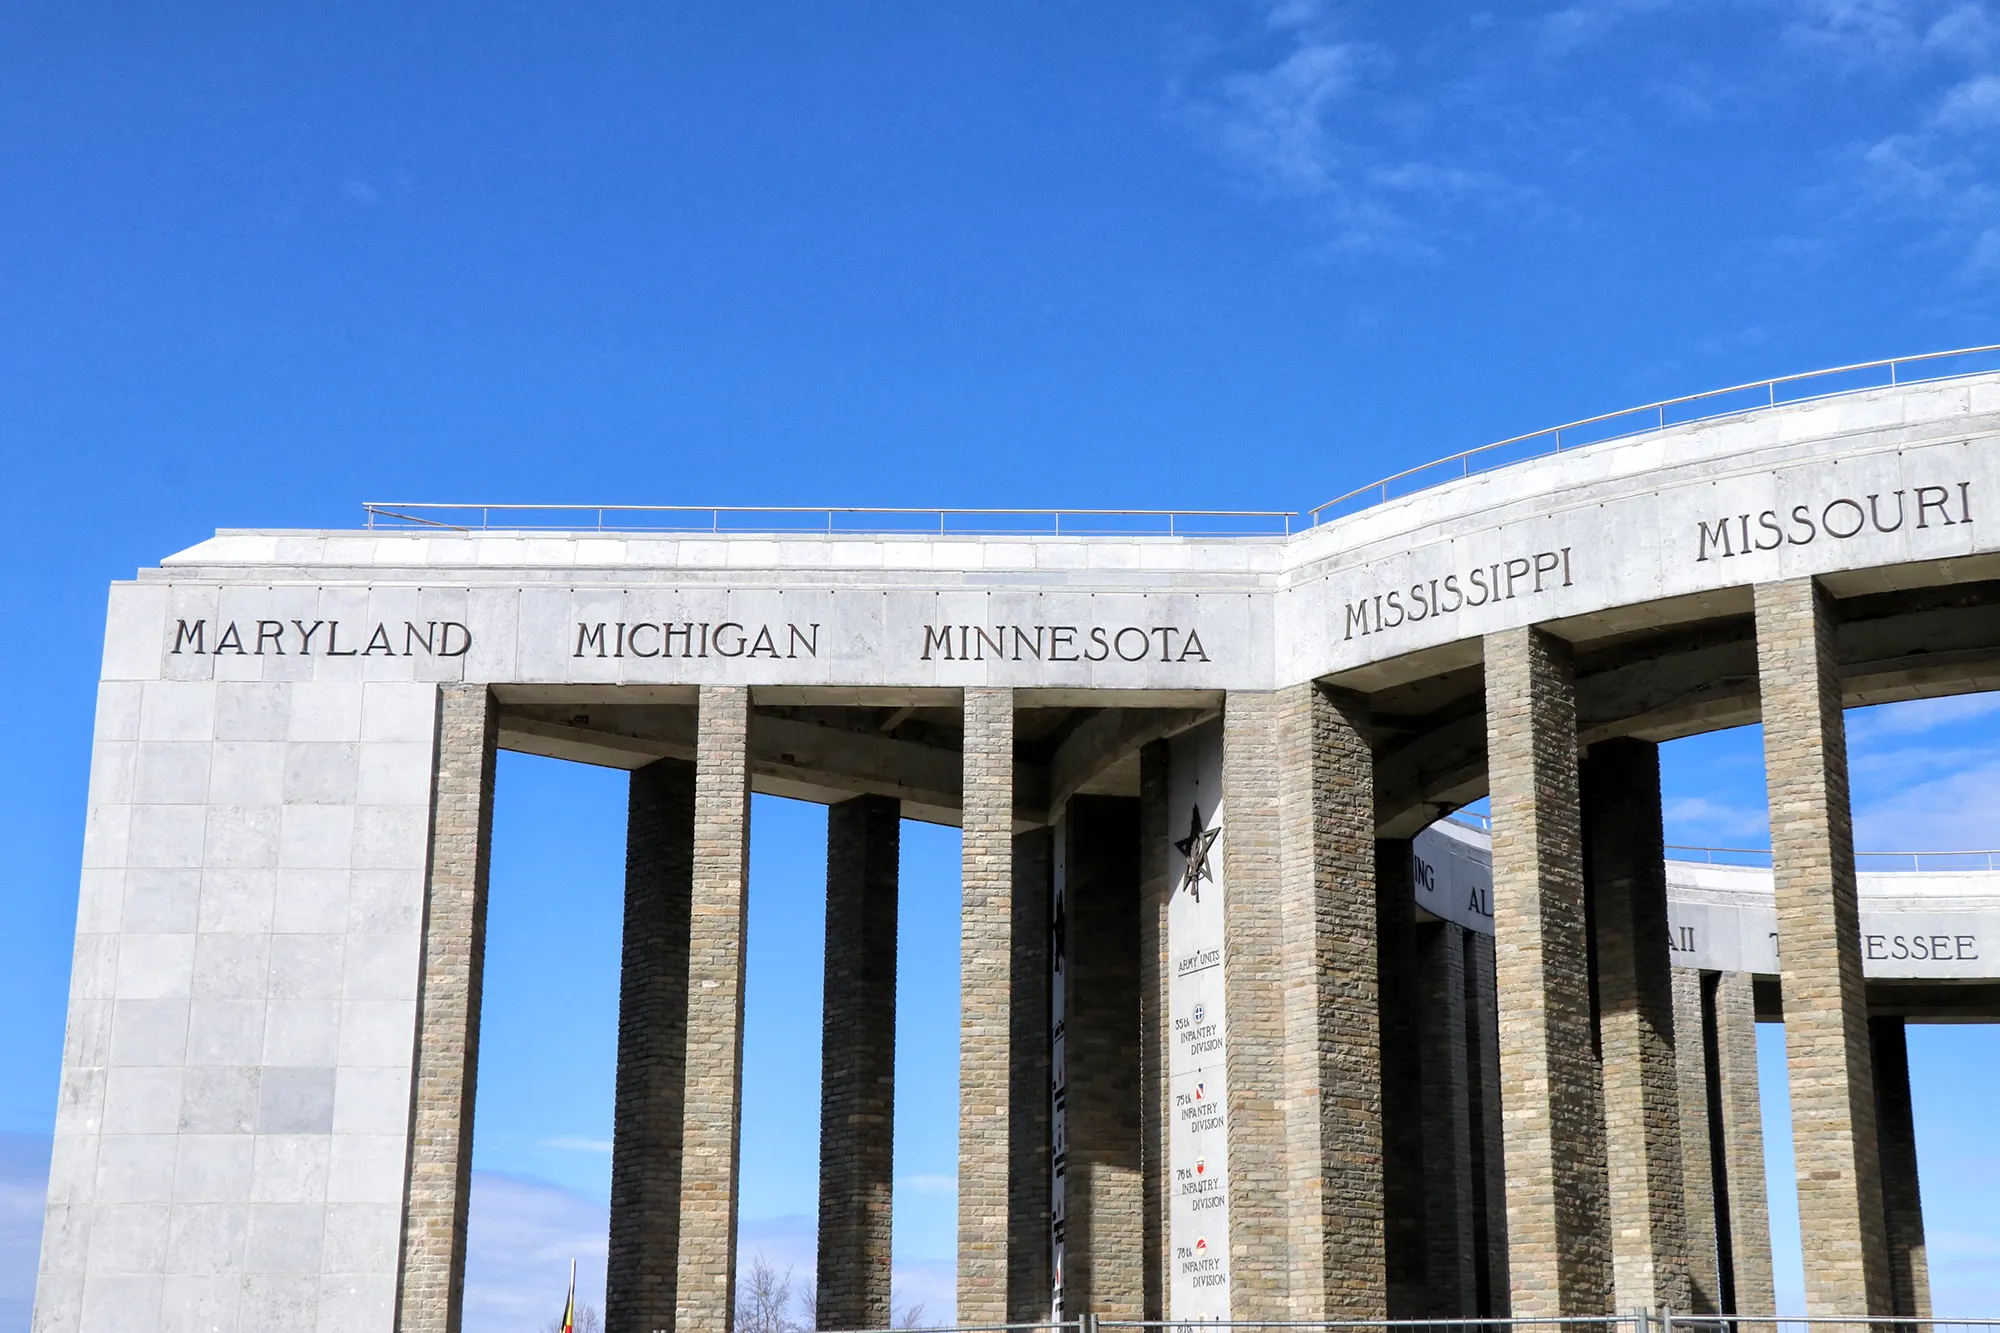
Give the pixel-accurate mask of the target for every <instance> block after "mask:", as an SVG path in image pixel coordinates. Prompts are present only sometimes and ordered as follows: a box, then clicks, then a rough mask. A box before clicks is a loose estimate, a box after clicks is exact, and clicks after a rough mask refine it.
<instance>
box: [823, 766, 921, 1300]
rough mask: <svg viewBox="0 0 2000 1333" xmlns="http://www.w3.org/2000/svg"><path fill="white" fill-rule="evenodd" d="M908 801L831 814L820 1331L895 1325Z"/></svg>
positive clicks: (884, 799) (870, 801) (862, 799)
mask: <svg viewBox="0 0 2000 1333" xmlns="http://www.w3.org/2000/svg"><path fill="white" fill-rule="evenodd" d="M901 834H902V803H901V802H900V801H897V800H896V799H894V798H893V797H888V796H857V797H855V798H854V799H853V800H849V801H842V802H840V803H839V804H837V805H834V806H832V807H831V808H829V809H828V811H827V815H826V989H825V1004H824V1007H823V1008H822V1010H821V1035H820V1113H819V1285H818V1292H817V1295H818V1304H819V1310H818V1317H819V1327H821V1328H887V1327H888V1326H889V1324H890V1308H889V1222H890V1216H891V1174H892V1171H891V1168H892V1166H893V1157H894V1144H895V1133H894V1130H895V1106H896V872H897V854H898V847H899V845H900V840H901Z"/></svg>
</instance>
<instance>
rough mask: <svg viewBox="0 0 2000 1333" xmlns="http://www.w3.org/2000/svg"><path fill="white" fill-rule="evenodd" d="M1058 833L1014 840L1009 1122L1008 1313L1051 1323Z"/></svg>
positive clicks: (1025, 835)
mask: <svg viewBox="0 0 2000 1333" xmlns="http://www.w3.org/2000/svg"><path fill="white" fill-rule="evenodd" d="M1054 841H1055V838H1054V834H1053V831H1052V830H1050V829H1046V828H1039V829H1032V830H1030V831H1028V832H1026V833H1017V834H1015V835H1014V942H1013V957H1014V967H1013V973H1012V978H1011V981H1010V985H1011V987H1012V1013H1013V1019H1012V1025H1011V1027H1010V1029H1009V1034H1008V1041H1009V1043H1010V1044H1009V1047H1008V1050H1009V1065H1010V1066H1011V1068H1012V1070H1013V1077H1012V1082H1011V1084H1010V1085H1009V1090H1008V1095H1009V1097H1010V1098H1011V1099H1012V1100H1011V1103H1010V1105H1011V1109H1010V1111H1009V1113H1008V1117H1007V1126H1008V1128H1007V1139H1008V1150H1007V1161H1008V1171H1009V1173H1010V1178H1009V1180H1008V1184H1007V1309H1008V1316H1007V1317H1008V1318H1009V1319H1010V1320H1012V1321H1013V1322H1014V1323H1017V1324H1018V1323H1028V1322H1031V1321H1034V1320H1042V1319H1047V1318H1048V1317H1049V1297H1050V1293H1051V1290H1052V1288H1051V1284H1050V1274H1049V1259H1050V1253H1049V1251H1050V1236H1049V1186H1050V1181H1049V1175H1050V1171H1051V1168H1052V1162H1051V1160H1050V1145H1049V1080H1050V1072H1049V930H1050V923H1049V906H1050V903H1049V898H1050V893H1051V891H1052V885H1053V880H1052V878H1051V876H1052V874H1053V870H1054V848H1053V843H1054Z"/></svg>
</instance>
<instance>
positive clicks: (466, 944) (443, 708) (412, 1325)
mask: <svg viewBox="0 0 2000 1333" xmlns="http://www.w3.org/2000/svg"><path fill="white" fill-rule="evenodd" d="M499 734H500V728H499V710H498V709H497V708H495V707H494V703H493V696H492V695H491V694H490V693H488V691H487V689H486V687H485V686H484V685H458V684H452V685H441V686H439V687H438V726H437V755H436V759H435V761H434V766H433V768H432V771H431V845H430V870H429V874H428V875H427V876H426V883H425V886H424V943H423V951H424V953H423V971H422V975H421V979H420V981H419V982H418V989H417V1054H416V1070H415V1074H416V1077H415V1087H414V1089H413V1093H412V1097H411V1108H410V1148H409V1161H408V1165H407V1167H406V1171H405V1175H404V1192H403V1232H402V1259H401V1275H400V1278H399V1280H398V1282H397V1291H396V1327H397V1329H398V1330H400V1331H401V1333H457V1329H458V1325H459V1314H460V1312H461V1310H463V1308H464V1305H465V1219H466V1208H467V1205H468V1204H469V1202H470V1196H471V1186H472V1106H473V1094H474V1091H475V1087H476V1083H477V1078H478V1071H479V1000H480V979H481V976H482V974H483V972H484V970H485V966H486V872H487V866H488V863H489V861H490V860H491V854H492V849H493V754H494V745H495V741H496V740H497V739H498V737H499Z"/></svg>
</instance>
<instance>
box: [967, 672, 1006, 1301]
mask: <svg viewBox="0 0 2000 1333" xmlns="http://www.w3.org/2000/svg"><path fill="white" fill-rule="evenodd" d="M1013 784H1014V692H1013V691H1012V690H1006V689H969V690H967V691H966V692H965V813H964V825H963V828H964V842H963V851H962V852H961V856H962V858H963V868H962V870H961V871H960V894H961V896H962V902H963V906H962V908H961V909H960V918H959V951H960V952H959V978H960V981H959V1051H958V1143H959V1165H958V1321H959V1322H960V1323H961V1324H1003V1323H1006V1322H1007V1293H1008V1281H1009V1274H1010V1272H1011V1269H1012V1265H1011V1262H1010V1254H1009V1250H1010V1248H1011V1242H1012V1240H1013V1237H1014V1231H1013V1228H1012V1227H1011V1226H1010V1221H1011V1218H1010V1212H1011V1210H1010V1207H1009V1204H1010V1192H1009V1189H1008V1181H1009V1167H1010V1156H1011V1153H1010V1146H1011V1144H1012V1142H1013V1139H1012V1133H1011V1131H1012V1128H1013V1125H1012V1107H1013V1096H1012V1093H1013V1086H1012V1072H1013V1071H1012V1067H1011V1055H1012V1037H1013V1026H1012V1017H1013V1012H1012V1011H1013V1002H1012V993H1013V977H1014V965H1015V964H1014V950H1013V939H1014V929H1015V915H1014V908H1013V890H1014V867H1013V859H1014V858H1013V852H1014V785H1013Z"/></svg>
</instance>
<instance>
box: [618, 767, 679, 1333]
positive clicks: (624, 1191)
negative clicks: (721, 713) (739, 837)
mask: <svg viewBox="0 0 2000 1333" xmlns="http://www.w3.org/2000/svg"><path fill="white" fill-rule="evenodd" d="M694 805H695V772H694V765H693V764H691V763H689V762H687V761H685V760H680V759H662V760H659V761H658V762H656V763H652V764H648V765H647V766H646V767H644V768H641V769H636V770H634V771H633V773H632V779H631V788H630V792H629V795H628V798H627V803H626V816H625V929H624V938H623V943H622V947H621V957H620V962H619V970H618V1081H617V1092H616V1096H615V1101H614V1103H613V1113H612V1131H611V1243H610V1251H609V1254H608V1256H607V1259H606V1263H605V1284H604V1323H605V1328H606V1329H607V1330H608V1333H652V1330H654V1329H660V1328H668V1327H670V1326H671V1325H672V1324H673V1319H674V1310H675V1301H674V1290H675V1282H676V1278H677V1276H678V1274H679V1269H680V1223H681V1129H682V1115H683V1106H682V1093H683V1090H684V1079H685V1077H686V1072H687V1003H688V928H689V912H690V909H691V906H692V894H693V889H694Z"/></svg>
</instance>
